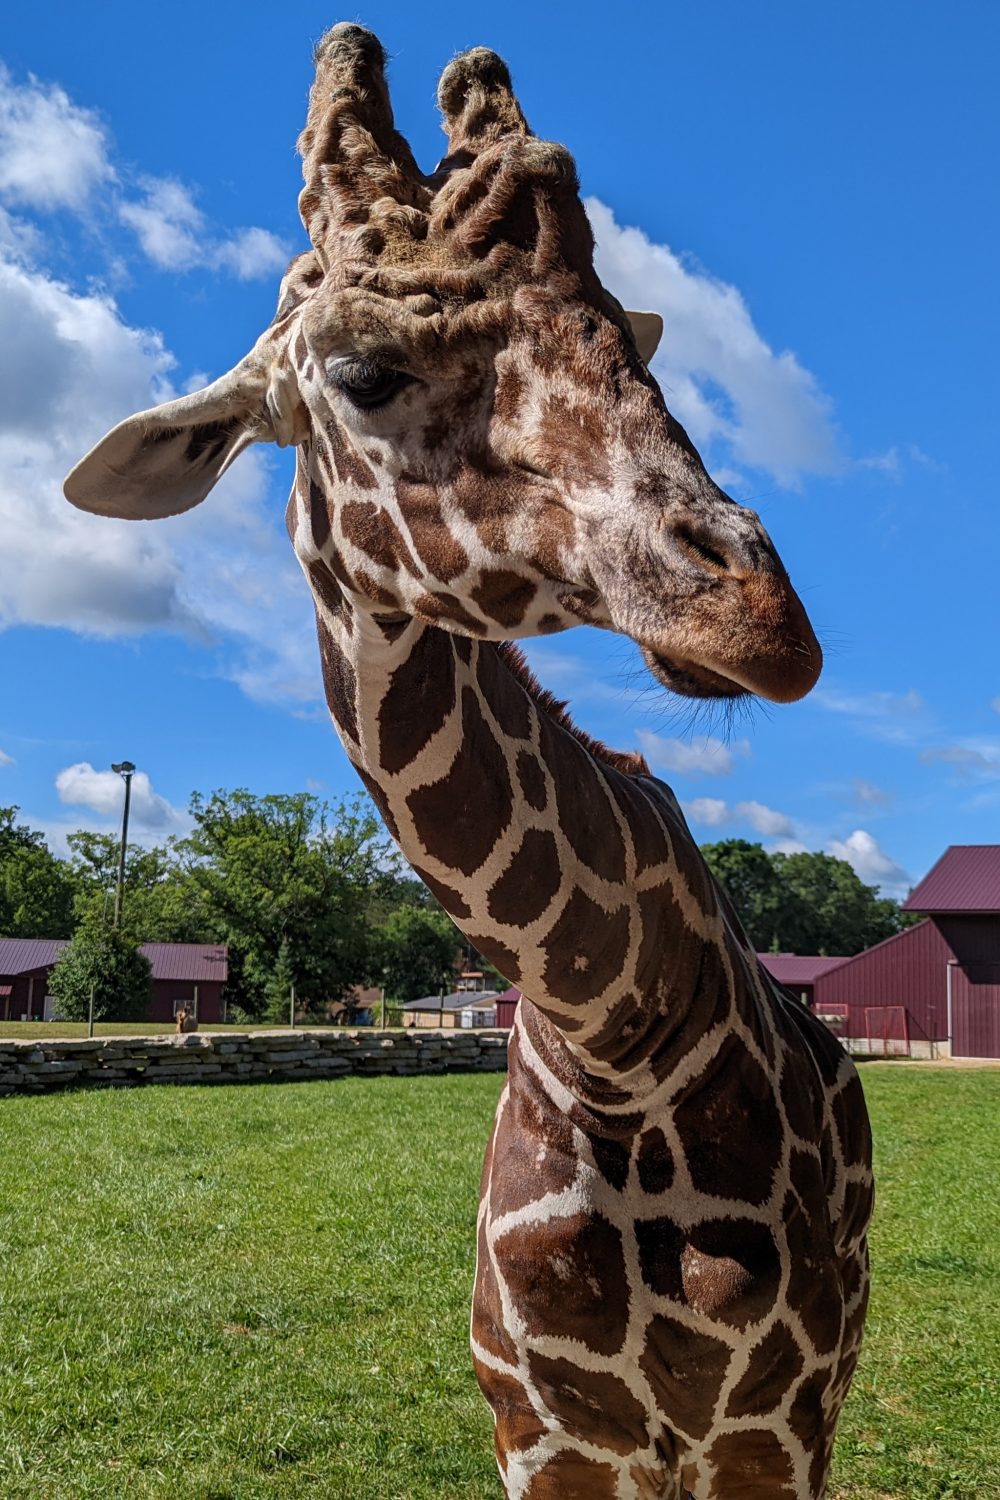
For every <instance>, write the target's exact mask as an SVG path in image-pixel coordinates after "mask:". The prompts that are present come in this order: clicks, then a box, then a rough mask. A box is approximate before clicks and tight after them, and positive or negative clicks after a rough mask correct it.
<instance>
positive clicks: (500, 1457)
mask: <svg viewBox="0 0 1000 1500" xmlns="http://www.w3.org/2000/svg"><path fill="white" fill-rule="evenodd" d="M473 1364H474V1365H475V1367H476V1377H477V1379H478V1381H479V1388H480V1390H481V1391H482V1393H483V1395H484V1396H485V1397H486V1399H487V1401H488V1402H489V1403H490V1406H491V1407H492V1408H493V1414H494V1417H495V1419H496V1430H495V1434H494V1440H495V1443H496V1451H497V1461H498V1463H499V1464H500V1467H501V1469H502V1471H503V1472H504V1473H505V1474H506V1472H507V1454H508V1453H518V1452H520V1451H521V1450H522V1449H524V1448H533V1447H534V1445H535V1444H536V1443H537V1442H538V1439H539V1438H540V1437H544V1436H545V1433H546V1432H547V1431H548V1429H547V1428H546V1427H545V1425H544V1424H543V1423H542V1422H540V1421H539V1419H538V1417H537V1416H536V1415H535V1412H534V1409H533V1407H532V1405H531V1401H530V1398H529V1396H528V1393H527V1391H526V1390H525V1389H524V1386H523V1385H522V1384H521V1382H520V1381H519V1380H516V1379H515V1378H514V1376H513V1375H507V1374H502V1373H501V1372H500V1371H499V1370H491V1369H488V1368H487V1367H486V1366H485V1365H480V1364H478V1363H477V1361H476V1359H475V1356H473Z"/></svg>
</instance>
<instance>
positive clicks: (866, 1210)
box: [836, 1177, 875, 1248]
mask: <svg viewBox="0 0 1000 1500" xmlns="http://www.w3.org/2000/svg"><path fill="white" fill-rule="evenodd" d="M874 1206H875V1190H874V1187H873V1185H872V1182H871V1180H870V1178H868V1177H865V1178H863V1179H861V1180H856V1181H849V1182H846V1183H845V1184H844V1204H843V1207H842V1209H841V1211H840V1218H839V1220H838V1223H837V1230H836V1240H837V1244H838V1246H841V1247H843V1248H847V1247H848V1246H853V1245H855V1244H857V1242H858V1240H859V1239H860V1238H861V1236H862V1235H863V1234H864V1232H865V1230H866V1228H867V1227H868V1224H869V1221H870V1220H871V1216H872V1210H873V1208H874Z"/></svg>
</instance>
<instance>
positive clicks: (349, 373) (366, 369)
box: [333, 359, 413, 411]
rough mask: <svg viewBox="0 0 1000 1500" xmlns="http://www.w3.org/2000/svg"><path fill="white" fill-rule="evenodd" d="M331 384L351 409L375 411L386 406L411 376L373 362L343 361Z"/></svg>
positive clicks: (363, 360)
mask: <svg viewBox="0 0 1000 1500" xmlns="http://www.w3.org/2000/svg"><path fill="white" fill-rule="evenodd" d="M333 380H334V383H335V384H336V386H337V389H338V390H340V391H343V393H344V395H345V396H346V397H347V399H348V401H350V403H351V404H352V406H357V407H360V408H361V409H362V411H375V410H376V409H377V408H378V407H380V406H387V405H388V403H389V402H390V401H391V400H392V398H393V396H395V395H396V394H397V393H398V392H399V391H401V390H402V389H403V387H404V386H407V385H409V384H410V383H411V381H412V380H413V376H412V375H407V374H406V372H405V371H404V370H393V369H389V368H387V367H386V366H385V365H382V364H377V363H376V362H375V361H373V360H367V359H345V360H344V361H343V363H342V364H340V365H339V366H338V367H337V369H336V370H335V371H334V372H333Z"/></svg>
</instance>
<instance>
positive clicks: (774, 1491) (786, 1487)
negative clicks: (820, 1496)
mask: <svg viewBox="0 0 1000 1500" xmlns="http://www.w3.org/2000/svg"><path fill="white" fill-rule="evenodd" d="M708 1458H709V1462H710V1463H711V1464H713V1465H714V1468H715V1492H716V1494H717V1495H724V1496H725V1500H761V1496H763V1495H766V1496H767V1500H799V1497H797V1496H796V1493H795V1488H794V1479H795V1472H794V1469H793V1467H792V1460H791V1457H790V1455H789V1454H788V1452H787V1450H786V1449H785V1448H783V1447H782V1445H781V1443H780V1442H779V1441H778V1439H777V1437H775V1435H774V1433H773V1432H768V1431H767V1430H766V1429H764V1428H762V1427H746V1428H741V1429H738V1430H737V1431H735V1432H727V1433H724V1434H723V1435H722V1437H719V1438H716V1440H715V1442H714V1443H713V1444H712V1447H711V1449H710V1450H709V1454H708Z"/></svg>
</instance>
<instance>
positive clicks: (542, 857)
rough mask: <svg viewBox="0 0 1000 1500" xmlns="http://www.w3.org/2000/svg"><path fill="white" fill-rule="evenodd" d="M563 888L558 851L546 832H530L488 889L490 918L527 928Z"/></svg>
mask: <svg viewBox="0 0 1000 1500" xmlns="http://www.w3.org/2000/svg"><path fill="white" fill-rule="evenodd" d="M561 884H562V872H561V870H560V868H559V849H558V846H557V845H556V841H555V839H554V838H553V836H552V834H551V833H550V832H549V831H548V829H547V828H529V829H528V830H527V832H526V833H525V835H524V837H523V838H522V840H521V842H520V844H519V845H518V847H517V849H516V851H515V852H514V854H513V856H512V858H511V862H510V864H509V865H508V866H507V868H506V870H505V871H504V872H503V874H502V875H501V876H500V877H499V879H497V880H496V881H495V882H494V884H493V885H492V886H491V887H490V890H489V892H488V894H487V898H486V903H487V907H488V909H489V913H490V916H491V917H492V918H493V919H494V921H496V922H499V923H501V924H502V925H504V926H511V927H526V926H528V924H529V923H531V922H534V921H537V919H538V918H539V917H540V916H542V914H543V913H544V912H545V911H547V910H548V908H549V906H551V904H552V902H553V900H554V899H555V897H556V895H557V894H558V891H559V887H560V885H561Z"/></svg>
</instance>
